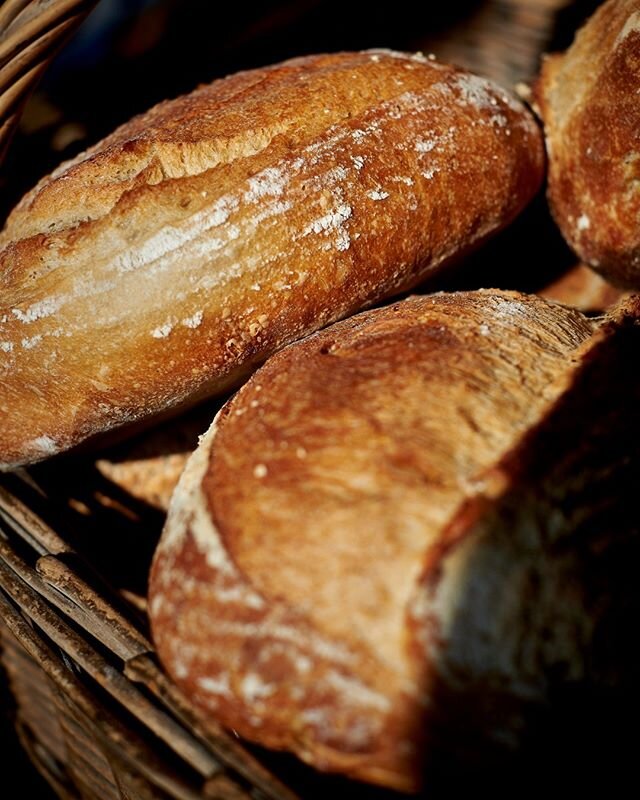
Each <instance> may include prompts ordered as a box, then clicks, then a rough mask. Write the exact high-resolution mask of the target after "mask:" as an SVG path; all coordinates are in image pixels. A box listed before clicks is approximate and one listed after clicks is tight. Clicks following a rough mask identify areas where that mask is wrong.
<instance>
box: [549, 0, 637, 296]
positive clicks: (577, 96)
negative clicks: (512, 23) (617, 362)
mask: <svg viewBox="0 0 640 800" xmlns="http://www.w3.org/2000/svg"><path fill="white" fill-rule="evenodd" d="M638 92H640V1H639V0H609V1H608V2H606V3H603V5H602V6H601V7H600V8H599V9H598V10H597V11H596V13H595V14H594V15H593V16H592V17H591V18H590V20H589V21H588V22H587V24H586V25H585V26H584V27H583V28H582V29H581V30H580V31H579V32H578V34H577V35H576V38H575V41H574V42H573V44H572V45H571V47H570V48H569V49H568V50H567V52H566V53H564V54H562V55H553V56H550V57H547V58H546V59H545V61H544V64H543V69H542V74H541V77H540V80H539V82H538V85H537V87H536V90H535V96H536V101H537V105H538V107H539V109H540V112H541V115H542V118H543V121H544V128H545V136H546V140H547V149H548V155H549V190H548V194H549V200H550V203H551V208H552V211H553V214H554V216H555V219H556V221H557V222H558V225H559V226H560V229H561V231H562V233H563V235H564V237H565V239H566V240H567V242H568V243H569V245H570V246H571V247H572V248H573V249H574V250H575V252H576V253H577V254H578V255H579V256H580V258H581V259H582V260H583V261H585V262H587V263H588V264H591V265H592V266H593V267H595V268H596V269H598V270H599V271H601V272H602V273H603V274H604V275H605V276H607V277H608V278H609V279H610V280H611V281H613V282H614V283H616V284H619V285H621V286H627V287H629V288H636V289H637V288H638V287H640V153H639V152H638V131H639V130H640V103H639V102H638Z"/></svg>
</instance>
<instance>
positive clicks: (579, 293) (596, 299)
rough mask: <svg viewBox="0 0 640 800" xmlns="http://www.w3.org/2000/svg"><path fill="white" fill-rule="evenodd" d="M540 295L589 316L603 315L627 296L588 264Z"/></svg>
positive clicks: (558, 280)
mask: <svg viewBox="0 0 640 800" xmlns="http://www.w3.org/2000/svg"><path fill="white" fill-rule="evenodd" d="M538 294H539V295H540V296H541V297H544V298H546V299H547V300H551V301H553V302H554V303H562V304H563V305H567V306H573V307H574V308H577V309H578V310H580V311H583V312H585V313H589V314H601V313H603V312H605V311H606V310H607V309H609V308H611V306H613V305H614V304H615V303H617V302H618V301H619V300H621V299H622V298H623V297H624V296H625V292H623V291H622V290H621V289H618V288H616V287H615V286H612V285H611V284H610V283H608V282H607V281H606V280H605V279H604V278H603V277H602V276H600V275H598V274H597V273H596V272H594V271H593V270H592V269H591V268H590V267H588V266H586V264H578V265H577V266H575V267H573V268H572V269H570V270H569V271H568V272H565V274H564V275H561V276H560V277H559V278H557V279H556V280H554V281H553V282H552V283H550V284H548V285H547V286H545V287H544V288H543V289H541V290H540V291H539V292H538Z"/></svg>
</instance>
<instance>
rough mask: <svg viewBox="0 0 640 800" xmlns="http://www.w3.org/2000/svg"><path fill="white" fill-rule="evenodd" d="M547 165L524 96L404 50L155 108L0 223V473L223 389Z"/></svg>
mask: <svg viewBox="0 0 640 800" xmlns="http://www.w3.org/2000/svg"><path fill="white" fill-rule="evenodd" d="M488 164H489V165H491V169H488V167H487V165H488ZM542 169H543V155H542V148H541V141H540V136H539V131H538V130H537V128H536V125H535V123H534V122H533V120H532V118H531V116H530V115H529V114H528V113H527V112H526V110H525V109H524V108H523V107H522V106H521V105H520V104H519V103H517V102H516V101H515V100H513V99H512V98H511V97H509V96H507V95H506V94H505V93H504V92H503V91H502V90H501V89H499V88H498V87H496V86H495V85H493V84H491V83H489V82H487V81H485V80H483V79H480V78H477V77H475V76H471V75H469V74H468V73H465V72H463V71H459V70H457V69H455V68H452V67H447V66H442V65H439V64H436V63H433V62H430V61H428V60H426V59H422V58H418V57H410V56H403V55H400V54H393V53H387V52H375V53H374V52H370V53H355V54H336V55H327V56H315V57H308V58H304V59H297V60H295V61H292V62H288V63H285V64H282V65H277V66H275V67H272V68H269V69H266V70H257V71H254V72H248V73H242V74H240V75H237V76H234V77H232V78H230V79H225V80H223V81H218V82H216V83H214V84H212V86H210V87H203V88H202V89H199V90H198V91H196V92H195V93H194V94H193V95H190V96H188V97H185V98H180V99H178V100H176V101H173V102H171V103H166V104H163V105H161V106H159V107H157V108H156V109H153V110H152V111H150V112H149V113H148V114H147V115H144V116H142V117H140V118H137V119H135V120H133V121H132V122H131V123H129V124H128V125H125V126H124V127H123V128H121V129H119V130H118V131H116V132H115V133H114V134H113V136H111V137H109V138H108V139H107V140H105V142H103V143H101V144H99V145H97V146H96V147H95V148H93V149H92V150H91V151H89V152H88V153H87V154H85V155H83V156H81V157H79V158H78V159H76V160H75V161H74V162H72V163H71V164H69V165H66V166H63V167H62V168H61V169H60V170H59V171H58V172H56V173H54V174H53V175H52V176H51V177H50V178H49V179H46V180H45V181H43V182H42V183H41V184H40V185H39V186H38V187H36V189H35V190H34V191H33V192H31V193H30V194H29V195H27V197H26V198H25V199H24V200H23V201H22V202H21V203H20V205H19V206H18V208H17V209H16V210H15V212H14V213H13V214H12V216H11V218H10V220H9V223H8V225H7V229H6V231H5V233H4V234H3V238H2V244H4V249H3V250H2V251H0V286H1V287H2V305H1V307H0V464H1V465H3V466H4V468H8V467H11V466H15V465H17V464H20V463H25V462H30V461H35V460H38V459H41V458H44V457H46V456H48V455H51V454H53V453H55V452H58V451H60V450H62V449H65V448H68V447H70V446H73V445H75V444H77V443H78V442H80V441H82V440H84V439H85V438H87V437H90V436H92V435H94V434H96V433H98V432H99V431H103V430H108V429H110V428H114V427H118V426H121V425H124V424H127V423H131V422H135V421H136V420H138V419H141V418H143V417H147V416H152V415H155V414H158V413H160V412H162V411H163V410H164V409H167V408H171V407H175V406H178V405H180V404H182V403H186V402H190V401H192V400H193V399H194V398H198V397H202V396H205V395H207V394H214V393H220V392H222V391H224V390H225V389H228V388H229V387H230V386H232V385H234V384H237V382H238V381H239V379H240V378H241V377H242V376H243V375H246V374H247V372H249V371H251V370H252V369H253V368H254V367H255V366H256V364H257V363H259V362H260V361H262V360H264V358H265V357H266V356H267V355H268V354H270V353H271V352H273V351H275V350H276V349H278V348H279V347H281V346H283V345H284V344H286V343H288V342H290V341H292V340H295V339H297V338H299V337H301V336H303V335H305V334H307V333H309V332H310V331H312V330H315V329H317V328H319V327H322V326H323V325H326V324H327V323H329V322H331V321H333V320H335V319H338V318H340V317H343V316H346V315H349V314H350V313H353V312H354V311H356V310H358V309H360V308H362V307H364V306H366V305H368V304H371V303H373V302H374V301H376V300H379V299H380V298H382V297H386V296H389V295H392V294H394V293H396V292H399V291H401V290H404V289H406V288H408V287H410V286H412V285H414V284H416V283H417V282H418V281H419V280H421V279H422V278H424V277H425V275H427V274H428V273H429V272H430V271H433V270H435V269H437V268H438V267H439V265H441V264H442V263H444V262H446V261H447V260H448V259H450V258H451V257H452V256H454V255H455V254H459V253H460V252H461V251H464V250H465V249H466V248H468V247H470V246H471V245H473V244H474V243H476V242H477V241H479V240H480V239H481V238H482V237H484V236H486V235H488V234H489V233H491V232H492V231H494V230H496V229H498V228H500V227H501V226H503V225H504V224H506V223H507V222H508V221H509V220H510V219H511V218H512V217H513V216H514V215H515V214H516V213H517V212H518V211H519V210H520V209H521V208H522V206H523V205H524V204H525V203H526V202H527V201H528V199H529V198H530V197H531V195H532V194H533V193H534V192H535V190H536V188H537V186H538V184H539V181H540V179H541V174H542ZM470 186H473V191H469V187H470Z"/></svg>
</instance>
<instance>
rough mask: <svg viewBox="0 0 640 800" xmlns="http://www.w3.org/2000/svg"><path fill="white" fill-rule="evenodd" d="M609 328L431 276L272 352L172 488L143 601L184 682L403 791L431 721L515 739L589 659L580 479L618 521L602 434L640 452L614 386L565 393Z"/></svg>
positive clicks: (320, 761)
mask: <svg viewBox="0 0 640 800" xmlns="http://www.w3.org/2000/svg"><path fill="white" fill-rule="evenodd" d="M634 302H635V306H634V312H633V313H634V314H637V312H638V309H637V307H636V306H637V305H638V303H637V301H634ZM607 325H612V323H607ZM607 325H605V326H604V327H597V328H596V327H595V326H592V323H591V322H590V321H589V320H588V319H587V318H585V317H584V316H582V315H581V314H580V313H579V312H577V311H574V310H571V309H567V308H563V307H561V306H556V305H553V304H550V303H547V302H546V301H544V300H542V299H540V298H537V297H534V296H525V295H521V294H518V293H515V292H500V291H479V292H468V293H460V294H439V295H432V296H423V297H413V298H410V299H408V300H405V301H403V302H400V303H397V304H395V305H392V306H390V307H388V308H385V309H380V310H375V311H369V312H365V313H363V314H360V315H358V316H356V317H353V318H351V319H349V320H346V321H344V322H340V323H337V324H335V325H333V326H331V327H330V328H328V329H326V330H325V331H322V332H320V333H317V334H314V335H313V336H311V337H309V338H307V339H305V340H304V341H302V342H299V343H297V344H294V345H291V346H290V347H288V348H286V349H285V350H283V351H282V352H280V353H278V354H277V355H275V356H274V357H272V358H271V359H270V360H269V361H268V362H267V363H266V365H265V366H264V367H262V368H261V369H260V370H259V371H258V372H257V373H256V374H255V375H254V376H253V377H252V378H251V379H250V380H249V382H248V383H247V384H245V386H244V387H243V388H242V389H241V390H240V391H239V392H238V394H237V395H236V396H235V397H234V398H233V399H232V400H230V401H229V402H228V403H227V404H226V405H225V406H224V407H223V409H222V411H221V412H220V413H219V415H218V416H217V419H216V420H215V422H214V424H213V425H212V427H211V429H210V430H209V432H208V433H207V435H206V436H205V437H204V438H203V439H202V441H201V444H200V446H199V448H198V449H197V450H196V452H195V454H194V455H193V456H192V458H191V459H190V461H189V463H188V465H187V468H186V470H185V472H184V473H183V475H182V478H181V480H180V483H179V484H178V487H177V490H176V492H175V494H174V497H173V500H172V505H171V508H170V512H169V517H168V521H167V525H166V528H165V531H164V534H163V538H162V540H161V542H160V545H159V548H158V550H157V553H156V556H155V559H154V564H153V568H152V574H151V582H150V606H149V607H150V618H151V623H152V630H153V635H154V639H155V642H156V645H157V648H158V653H159V655H160V657H161V659H162V661H163V663H164V665H165V667H166V668H167V670H168V671H169V673H170V675H171V676H172V677H173V679H174V680H175V681H176V682H177V683H178V684H179V686H181V687H182V688H183V690H184V691H185V692H186V693H187V694H188V696H189V697H191V698H192V699H193V700H194V701H195V703H196V704H197V705H198V706H199V707H200V708H201V709H203V710H204V711H205V712H208V713H211V714H214V715H215V716H216V717H217V718H218V719H219V720H221V721H222V722H223V723H224V724H226V725H228V726H230V727H232V728H233V729H234V730H236V731H238V732H239V733H240V734H241V735H242V736H245V737H247V738H249V739H251V740H255V741H257V742H260V743H262V744H264V745H267V746H270V747H275V748H286V749H290V750H293V751H294V752H296V753H297V754H298V755H299V756H300V757H301V758H303V759H304V760H306V761H308V762H309V763H311V764H313V765H314V766H316V767H318V768H320V769H323V770H333V771H339V772H344V773H346V774H348V775H350V776H353V777H357V778H361V779H365V780H368V781H372V782H376V783H380V784H383V785H386V786H390V787H395V788H397V789H401V790H410V789H414V788H416V786H417V784H418V783H419V780H420V778H419V775H420V769H421V767H420V762H421V760H422V757H423V752H422V750H421V748H423V747H426V745H427V742H428V743H429V744H430V745H433V743H434V742H433V740H434V739H437V734H436V732H435V727H436V724H435V720H436V719H438V720H440V721H442V720H444V723H443V724H442V726H443V727H444V728H446V726H447V725H451V724H452V720H456V718H457V721H458V722H460V720H462V722H461V724H460V726H459V727H458V728H457V729H455V724H453V725H452V727H453V728H454V729H455V731H454V733H453V734H452V737H451V741H453V742H456V741H457V742H458V744H459V745H460V744H461V743H463V745H462V746H467V745H469V741H471V740H472V739H473V737H472V736H471V734H470V731H471V730H477V729H478V728H479V729H480V730H481V733H482V736H483V737H485V738H486V739H488V740H490V741H491V743H492V745H493V744H496V746H498V745H499V746H501V745H506V746H515V745H517V744H518V743H519V741H520V739H521V737H522V736H524V735H526V734H527V727H526V724H525V723H526V721H527V719H528V718H527V713H528V709H531V708H534V709H537V711H538V712H539V710H540V708H544V707H545V704H546V703H547V702H548V700H549V694H548V693H549V692H550V691H551V688H550V687H551V683H550V680H551V678H550V675H551V674H552V672H553V671H555V672H554V674H556V675H559V676H563V677H565V678H566V679H567V680H572V681H577V680H580V678H581V677H583V675H584V672H585V671H586V670H587V669H588V667H586V666H585V663H586V662H588V661H589V658H588V656H587V655H585V648H587V644H586V643H588V642H589V641H590V636H591V632H592V628H593V626H594V625H595V624H596V623H595V621H594V620H595V617H593V618H592V617H590V616H589V615H586V614H585V599H584V596H583V593H582V584H581V578H580V576H581V574H582V573H581V572H580V570H581V569H582V566H583V564H582V562H581V561H580V559H582V558H583V556H584V553H585V548H583V547H581V546H575V547H573V546H572V547H568V548H567V547H564V546H562V545H561V544H557V543H558V542H562V541H565V540H569V539H570V537H571V536H572V535H574V536H577V537H579V536H580V533H579V530H580V526H581V525H584V526H585V527H587V528H588V527H589V525H590V523H591V518H592V514H590V513H588V511H587V510H585V509H588V505H585V504H586V503H589V502H591V500H590V499H589V498H590V497H591V498H592V499H593V502H594V509H596V510H595V511H593V512H592V513H593V514H595V513H604V511H605V510H606V511H607V513H611V514H612V515H613V518H616V517H615V513H616V512H615V501H616V498H617V497H618V495H617V494H616V492H617V491H618V489H615V488H613V489H612V488H611V486H610V484H609V482H608V478H607V477H606V476H608V475H611V474H612V475H614V476H615V475H616V473H615V471H614V472H613V473H612V472H611V469H610V467H611V459H612V458H613V457H612V456H611V454H610V451H609V450H608V448H609V447H612V448H613V449H614V451H616V452H617V455H616V458H620V457H622V458H623V460H624V461H623V463H625V464H628V463H629V461H630V452H631V450H632V449H634V448H633V447H632V448H628V447H626V446H625V445H624V441H625V440H624V437H625V436H628V431H629V430H631V428H629V427H628V420H627V419H626V418H625V414H628V413H629V412H628V409H627V410H624V408H623V406H624V402H621V401H620V399H619V398H618V396H617V395H616V393H615V391H613V390H612V387H611V385H608V384H607V381H606V380H605V379H603V378H602V376H600V377H598V378H597V379H594V386H590V387H588V388H587V389H585V390H580V389H576V385H577V383H578V382H579V380H582V379H583V377H584V374H585V370H588V369H591V368H592V366H593V365H594V364H598V363H600V362H601V361H606V362H607V365H608V369H609V370H610V371H611V370H613V371H615V369H614V366H613V364H614V359H613V358H612V357H611V356H607V357H606V359H604V358H601V359H600V361H599V360H598V358H597V354H598V352H599V351H598V348H601V347H603V346H604V344H603V343H606V342H608V339H607V336H609V334H610V331H609V328H608V327H607ZM636 338H637V337H636ZM634 346H637V342H634ZM628 368H629V365H628V364H627V365H625V370H628ZM626 374H627V373H625V378H624V380H625V383H626V385H627V386H628V391H629V393H630V396H631V395H632V394H633V392H632V387H631V384H630V383H629V381H628V378H627V377H626ZM581 376H582V377H581ZM611 380H615V379H614V378H613V376H612V378H611ZM636 383H637V381H636ZM603 388H604V393H603ZM625 391H626V390H625ZM637 394H638V392H637V387H636V391H635V394H633V400H632V401H631V407H632V408H635V405H636V403H637ZM601 395H603V396H601ZM567 396H568V398H569V400H571V402H573V400H574V399H575V400H578V401H580V402H593V403H595V405H596V407H597V409H598V414H597V415H596V414H595V413H594V410H593V409H591V410H590V411H589V412H588V413H589V414H590V417H589V419H588V420H587V421H586V422H585V416H584V409H583V410H582V411H581V410H580V407H579V406H577V407H576V406H572V407H571V408H567V407H566V402H565V398H566V397H567ZM607 398H608V399H607ZM612 398H613V399H614V401H613V402H611V399H612ZM563 403H564V406H563ZM610 406H614V409H613V411H614V413H613V414H612V415H611V416H612V419H614V420H615V424H616V425H618V426H619V431H620V430H621V431H622V433H621V434H620V435H621V437H622V441H623V444H622V447H621V446H620V442H619V441H617V440H615V437H613V436H611V437H610V436H609V434H610V433H611V432H610V430H608V429H607V427H606V425H607V422H606V421H607V419H608V414H609V411H610ZM562 408H564V412H563V413H564V418H563V419H560V420H559V419H558V414H559V413H560V411H559V409H562ZM596 416H597V424H595V423H594V421H593V419H594V418H595V417H596ZM635 419H636V428H637V413H636V416H635ZM586 425H588V428H585V426H586ZM543 433H544V435H543ZM618 438H620V437H618ZM614 441H615V444H613V442H614ZM592 445H593V447H594V448H595V450H594V452H591V451H590V450H589V448H590V447H591V446H592ZM637 449H638V448H635V450H637ZM532 453H533V454H537V456H536V457H539V458H538V460H537V461H535V458H534V457H533V456H532V455H531V454H532ZM569 454H570V457H568V456H569ZM585 454H586V455H585ZM620 454H622V456H621V455H620ZM532 459H533V462H532ZM598 459H601V461H602V463H603V464H605V465H606V468H605V467H603V468H601V466H599V463H600V462H599V461H598ZM607 459H609V460H608V461H607ZM531 463H533V464H534V466H531ZM585 463H586V464H588V468H584V464H585ZM636 463H637V462H636ZM558 465H560V466H558ZM536 469H537V473H536V474H533V473H534V472H535V470H536ZM617 474H618V476H619V478H620V485H622V486H624V485H625V480H624V477H623V475H622V470H621V471H620V472H619V473H617ZM594 482H595V483H594ZM594 486H603V487H604V486H606V487H607V488H606V492H605V494H606V503H605V504H604V505H602V504H601V501H600V500H599V499H596V498H600V497H601V496H602V492H601V490H600V489H598V490H597V491H594V488H593V487H594ZM623 508H624V507H623ZM617 513H619V509H618V512H617ZM622 518H623V519H624V517H622ZM628 524H629V523H628ZM596 527H597V528H598V531H599V535H600V536H601V537H602V538H601V542H604V541H605V539H606V536H605V534H607V533H608V531H609V529H608V528H606V526H605V525H603V524H602V523H599V526H598V525H596ZM623 528H624V524H622V523H620V524H619V530H617V533H618V534H620V535H621V536H623V530H622V529H623ZM589 536H592V532H591V533H590V534H589ZM563 537H565V539H563ZM586 541H591V540H590V539H589V538H588V537H587V539H586ZM599 546H600V545H598V547H599ZM586 550H589V547H587V548H586ZM594 552H595V551H594ZM597 552H602V551H599V550H598V551H597ZM578 562H580V563H579V564H578ZM608 563H609V567H610V562H608ZM609 578H610V576H608V577H607V578H606V579H605V580H603V581H601V582H600V583H601V584H602V586H605V587H606V588H605V589H604V594H605V596H608V595H607V592H608V591H609V584H608V583H607V580H609ZM596 584H597V585H598V586H600V584H598V582H597V581H596ZM595 596H596V595H593V594H592V595H590V597H591V599H592V600H593V598H594V597H595ZM589 602H591V600H590V601H589ZM593 602H594V603H595V605H596V607H597V602H596V601H595V600H594V601H593ZM598 602H599V601H598ZM606 602H608V601H605V603H604V605H605V606H606ZM625 602H626V601H625ZM603 607H604V606H603ZM605 638H606V637H605ZM610 645H611V640H609V641H608V642H607V646H610ZM444 697H446V698H447V699H446V702H445V701H444V700H442V703H443V704H442V706H441V705H440V699H441V698H444ZM475 744H477V743H474V742H473V741H472V744H471V745H470V747H473V746H475Z"/></svg>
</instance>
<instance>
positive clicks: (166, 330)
mask: <svg viewBox="0 0 640 800" xmlns="http://www.w3.org/2000/svg"><path fill="white" fill-rule="evenodd" d="M173 325H174V323H173V322H165V323H164V325H160V326H159V327H158V328H155V330H152V331H151V335H152V336H153V338H154V339H165V338H166V337H167V336H168V335H169V334H170V333H171V331H172V330H173Z"/></svg>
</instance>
